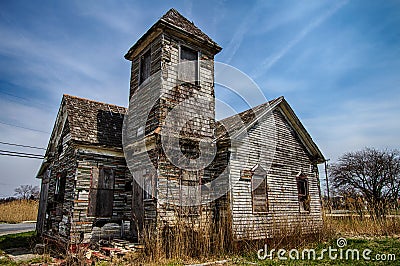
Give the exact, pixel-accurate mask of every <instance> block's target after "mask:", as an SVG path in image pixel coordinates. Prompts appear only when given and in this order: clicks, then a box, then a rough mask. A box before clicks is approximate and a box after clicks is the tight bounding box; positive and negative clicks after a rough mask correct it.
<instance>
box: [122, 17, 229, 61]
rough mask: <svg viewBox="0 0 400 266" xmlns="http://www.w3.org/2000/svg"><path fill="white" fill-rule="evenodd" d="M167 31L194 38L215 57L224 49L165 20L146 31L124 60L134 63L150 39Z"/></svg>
mask: <svg viewBox="0 0 400 266" xmlns="http://www.w3.org/2000/svg"><path fill="white" fill-rule="evenodd" d="M165 29H171V30H173V31H175V32H177V33H178V34H183V35H186V36H190V37H191V38H193V39H194V40H195V41H197V42H198V43H199V44H201V45H205V46H207V48H208V49H209V50H210V51H211V52H213V54H214V55H216V54H218V53H219V52H220V51H221V50H222V47H221V46H219V45H218V44H217V43H216V42H209V41H207V40H204V39H202V38H200V37H198V36H196V35H194V34H192V33H190V32H187V31H185V30H183V29H181V28H179V27H176V26H175V25H172V24H170V23H168V22H166V21H164V20H162V19H161V20H159V21H157V22H156V23H155V24H154V25H153V26H151V28H150V29H149V30H147V31H146V33H145V34H144V35H143V36H142V37H140V39H139V40H138V41H137V42H136V43H135V44H134V45H133V46H132V47H131V48H130V49H129V50H128V52H127V53H126V54H125V56H124V58H125V59H127V60H129V61H132V60H133V58H134V57H136V56H137V54H138V52H137V49H138V48H139V47H140V46H141V45H142V44H143V43H145V42H146V40H147V39H148V38H150V41H152V40H153V39H154V38H155V37H157V36H158V35H159V34H161V33H162V32H163V31H164V30H165Z"/></svg>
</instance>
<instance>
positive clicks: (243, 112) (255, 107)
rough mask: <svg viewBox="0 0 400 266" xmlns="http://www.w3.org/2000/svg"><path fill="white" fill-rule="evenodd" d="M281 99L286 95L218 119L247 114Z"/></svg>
mask: <svg viewBox="0 0 400 266" xmlns="http://www.w3.org/2000/svg"><path fill="white" fill-rule="evenodd" d="M281 99H284V97H283V96H279V97H278V98H274V99H272V100H270V101H267V102H265V103H262V104H259V105H256V106H254V107H250V108H249V109H246V110H244V111H242V112H240V113H237V114H234V115H231V116H228V117H225V118H223V119H220V120H218V122H219V121H223V120H225V119H229V118H232V117H234V116H240V115H243V114H245V113H246V112H248V111H250V110H253V111H254V110H255V109H257V108H259V107H261V106H263V105H271V104H273V103H275V102H276V101H278V100H281Z"/></svg>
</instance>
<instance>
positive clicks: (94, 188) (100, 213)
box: [88, 167, 114, 217]
mask: <svg viewBox="0 0 400 266" xmlns="http://www.w3.org/2000/svg"><path fill="white" fill-rule="evenodd" d="M113 200H114V170H113V169H111V168H108V167H93V168H92V178H91V186H90V193H89V207H88V215H89V216H96V217H110V216H111V215H112V209H113Z"/></svg>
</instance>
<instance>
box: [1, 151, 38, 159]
mask: <svg viewBox="0 0 400 266" xmlns="http://www.w3.org/2000/svg"><path fill="white" fill-rule="evenodd" d="M1 155H3V156H11V157H20V158H30V159H40V160H42V159H43V158H44V157H43V156H42V157H39V156H28V155H19V154H11V153H2V152H0V156H1Z"/></svg>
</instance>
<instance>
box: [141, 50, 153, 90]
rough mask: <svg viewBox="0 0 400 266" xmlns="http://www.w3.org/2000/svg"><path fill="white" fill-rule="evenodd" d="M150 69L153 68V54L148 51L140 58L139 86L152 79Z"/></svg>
mask: <svg viewBox="0 0 400 266" xmlns="http://www.w3.org/2000/svg"><path fill="white" fill-rule="evenodd" d="M150 68H151V52H150V50H148V51H147V52H146V53H144V54H143V55H142V56H141V57H140V77H139V85H140V84H142V83H143V81H145V80H146V79H148V78H149V77H150Z"/></svg>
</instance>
